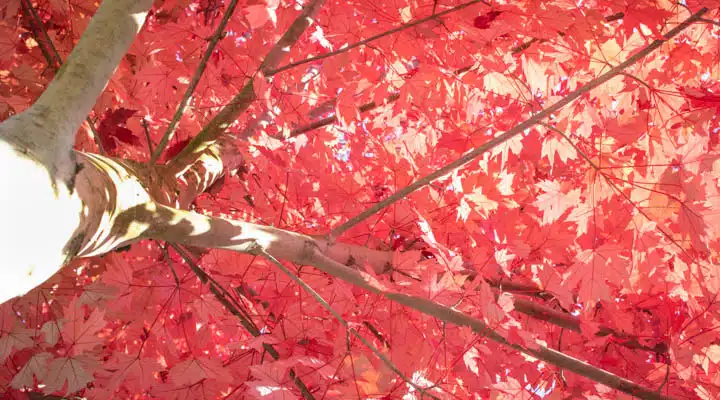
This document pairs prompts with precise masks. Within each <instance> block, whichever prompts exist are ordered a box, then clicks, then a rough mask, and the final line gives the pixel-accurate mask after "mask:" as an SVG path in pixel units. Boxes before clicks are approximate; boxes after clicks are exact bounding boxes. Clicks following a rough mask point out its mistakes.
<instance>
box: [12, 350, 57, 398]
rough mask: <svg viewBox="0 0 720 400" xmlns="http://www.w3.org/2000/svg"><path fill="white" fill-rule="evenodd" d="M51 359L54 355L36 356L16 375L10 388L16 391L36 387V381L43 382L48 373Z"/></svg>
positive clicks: (41, 354) (43, 354)
mask: <svg viewBox="0 0 720 400" xmlns="http://www.w3.org/2000/svg"><path fill="white" fill-rule="evenodd" d="M51 358H52V354H50V353H45V352H43V353H37V354H34V355H33V356H32V357H30V359H29V360H28V361H27V362H26V363H25V365H24V366H23V367H22V369H21V370H20V372H18V373H17V375H15V377H14V378H13V380H12V381H11V382H10V386H12V387H14V388H15V389H22V388H32V387H34V386H35V379H37V380H38V381H43V379H44V378H45V375H46V374H47V371H48V361H49V360H50V359H51Z"/></svg>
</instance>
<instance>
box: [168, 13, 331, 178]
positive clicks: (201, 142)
mask: <svg viewBox="0 0 720 400" xmlns="http://www.w3.org/2000/svg"><path fill="white" fill-rule="evenodd" d="M324 2H325V0H312V1H311V2H310V3H308V4H307V5H306V6H305V7H304V8H303V11H302V12H301V13H300V15H299V16H298V17H297V18H296V19H295V21H294V22H293V23H292V25H290V28H288V30H287V31H286V32H285V34H283V36H282V37H281V38H280V39H279V40H278V41H277V43H275V45H274V46H273V47H272V49H270V51H269V52H268V54H267V55H266V56H265V59H264V60H263V62H262V64H261V65H260V71H261V72H263V73H264V72H265V71H268V70H269V69H271V68H274V67H275V66H277V64H279V63H280V62H281V61H282V59H283V57H285V55H286V54H287V53H288V51H287V49H288V48H290V47H291V46H292V45H294V44H295V42H297V41H298V39H299V38H300V36H301V35H302V33H303V32H304V31H305V30H306V29H307V27H308V26H310V24H311V23H312V22H313V20H314V18H315V16H316V15H317V13H318V12H319V11H320V8H321V7H322V5H323V3H324ZM255 79H265V77H264V75H260V76H258V75H257V74H256V75H255V76H252V77H251V78H249V79H248V80H247V82H246V83H245V85H244V86H243V88H242V89H241V90H240V93H239V94H238V95H236V96H235V97H234V98H233V99H232V100H230V103H229V104H228V105H226V106H225V107H223V109H222V110H220V112H219V113H218V114H217V115H216V116H215V117H214V118H213V119H212V120H211V121H210V122H209V123H208V124H207V125H206V126H205V127H204V128H203V129H202V131H200V133H198V134H197V136H195V137H194V138H193V139H192V140H191V141H190V142H189V143H188V144H187V146H185V148H183V149H182V150H181V151H180V153H178V155H176V156H175V157H174V158H173V159H172V160H171V161H170V162H169V163H168V170H169V172H170V173H172V174H174V175H178V176H179V175H180V174H182V173H183V172H184V171H185V170H186V169H187V168H189V167H190V166H191V165H192V164H193V163H194V162H195V160H197V158H198V157H199V156H200V155H201V154H202V153H203V152H204V151H205V150H207V149H208V148H209V147H210V146H212V145H214V144H215V143H216V141H217V140H218V138H219V137H220V135H222V134H224V133H225V131H226V130H227V128H228V127H229V126H230V125H231V124H232V123H233V122H234V121H235V120H236V119H237V118H238V116H240V114H242V113H243V112H245V110H247V109H248V108H249V107H250V105H251V104H252V103H253V102H254V101H255V100H256V98H257V97H256V96H255V89H254V85H253V83H254V81H255ZM156 152H157V151H156Z"/></svg>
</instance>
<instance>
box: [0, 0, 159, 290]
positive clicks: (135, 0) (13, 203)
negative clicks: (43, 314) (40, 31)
mask: <svg viewBox="0 0 720 400" xmlns="http://www.w3.org/2000/svg"><path fill="white" fill-rule="evenodd" d="M151 5H152V1H150V0H112V1H105V2H104V3H103V4H102V5H101V7H100V8H99V9H98V11H97V13H96V14H95V16H94V17H93V19H92V21H91V22H90V24H89V25H88V27H87V29H86V31H85V34H84V35H83V37H82V39H81V40H80V41H79V42H78V44H77V45H76V46H75V48H74V49H73V52H72V54H71V55H70V57H69V58H68V61H67V63H66V64H65V66H64V67H63V68H61V69H60V70H59V71H58V73H57V76H56V77H55V79H54V80H53V82H52V83H51V84H50V86H48V88H47V89H46V90H45V92H43V94H42V96H40V98H39V99H38V100H37V102H35V104H33V105H32V106H31V107H30V108H29V109H27V110H26V111H24V112H22V113H20V114H18V115H16V116H13V117H11V118H9V119H8V120H6V121H4V122H2V124H0V210H2V211H0V212H1V213H2V214H0V215H1V217H0V255H1V256H2V265H0V273H1V274H2V279H0V303H2V302H4V301H6V300H8V299H10V298H13V297H15V296H18V295H21V294H24V293H26V292H27V291H28V290H30V289H32V288H34V287H35V286H38V285H39V284H41V283H42V282H44V281H45V280H47V278H49V277H50V276H52V275H53V274H54V273H55V272H57V271H58V270H59V269H60V268H61V267H62V265H63V264H64V263H65V262H67V261H68V260H69V259H70V258H72V257H73V256H75V254H76V253H77V251H78V250H79V249H80V246H81V243H82V242H83V241H84V239H85V231H86V227H87V226H88V225H92V224H94V222H93V221H91V218H92V215H91V214H92V212H91V211H89V210H88V208H87V207H86V205H85V204H84V201H83V199H81V198H80V195H79V194H78V192H77V191H76V190H75V184H76V180H77V178H78V171H79V166H78V164H77V162H76V159H75V153H74V152H73V151H72V147H73V144H74V139H75V132H76V131H77V130H78V129H79V128H80V125H81V124H82V121H83V120H84V119H85V117H86V116H87V115H88V113H89V112H90V110H91V109H92V107H93V105H94V104H95V101H96V99H97V97H98V96H99V95H100V94H101V93H102V91H103V90H104V89H105V85H106V84H107V82H108V80H109V78H110V76H111V75H112V73H113V71H114V70H115V68H116V67H117V65H118V63H119V62H120V60H121V59H122V57H123V56H124V55H125V52H126V51H127V49H128V47H130V43H131V42H132V40H133V38H134V37H135V35H136V34H137V32H138V31H139V30H140V27H141V26H142V24H143V22H144V20H145V16H146V14H147V12H148V10H149V8H150V6H151ZM81 179H82V178H81Z"/></svg>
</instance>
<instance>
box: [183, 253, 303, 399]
mask: <svg viewBox="0 0 720 400" xmlns="http://www.w3.org/2000/svg"><path fill="white" fill-rule="evenodd" d="M170 246H171V247H172V248H173V250H175V251H176V252H177V253H178V254H179V255H180V257H182V259H183V260H185V263H187V265H188V266H189V267H190V269H191V270H192V271H193V272H194V273H195V275H196V276H197V277H198V278H199V279H200V281H201V282H202V283H204V284H206V285H208V288H209V289H210V292H212V294H214V295H215V298H216V299H217V300H218V301H219V302H220V304H222V305H223V306H224V307H225V309H226V310H228V311H229V312H230V313H231V314H233V315H234V316H236V317H237V318H238V319H239V320H240V324H242V326H243V327H244V328H245V330H247V331H248V332H249V333H250V334H251V335H253V336H254V337H259V336H260V335H262V333H260V330H259V329H258V328H257V327H256V326H255V324H254V323H253V322H252V320H251V319H250V316H249V315H246V314H244V313H243V312H241V311H240V310H241V309H242V308H241V307H238V305H236V304H233V302H234V301H235V299H234V298H233V296H232V295H231V294H230V292H228V291H227V289H225V288H224V287H223V286H222V285H220V284H219V283H217V281H215V280H214V279H213V278H212V277H211V276H210V275H209V274H208V273H207V272H205V271H204V270H203V269H202V268H200V267H199V266H198V265H197V264H196V263H195V262H194V261H193V260H192V258H191V257H190V255H189V254H187V252H185V250H184V249H183V248H182V247H181V246H179V245H177V244H175V243H170ZM263 348H264V349H265V351H267V353H268V354H270V356H271V357H272V358H273V359H275V360H279V359H280V353H278V351H277V350H276V349H275V347H274V346H273V345H272V344H270V343H263ZM289 375H290V378H291V379H292V380H293V382H294V383H295V386H297V388H298V390H300V393H301V394H302V396H303V398H304V399H306V400H314V399H315V396H313V395H312V393H310V389H308V387H307V386H306V385H305V383H304V382H303V381H302V380H301V379H300V377H299V376H298V375H297V373H296V372H295V370H293V369H292V368H291V369H290V372H289Z"/></svg>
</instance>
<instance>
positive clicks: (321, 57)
mask: <svg viewBox="0 0 720 400" xmlns="http://www.w3.org/2000/svg"><path fill="white" fill-rule="evenodd" d="M478 3H482V4H485V5H486V6H488V7H489V6H490V4H489V3H487V2H486V1H483V0H474V1H469V2H467V3H463V4H460V5H459V6H455V7H453V8H450V9H448V10H445V11H442V12H439V13H437V14H435V13H433V14H432V15H430V16H429V17H425V18H422V19H419V20H417V21H412V22H408V23H407V24H402V25H400V26H398V27H397V28H393V29H390V30H388V31H385V32H382V33H378V34H377V35H374V36H371V37H369V38H367V39H364V40H361V41H359V42H355V43H353V44H350V45H348V46H345V47H343V48H341V49H338V50H335V51H331V52H328V53H325V54H321V55H319V56H314V57H308V58H306V59H303V60H299V61H295V62H293V63H290V64H286V65H283V66H282V67H279V68H276V69H273V70H269V71H267V72H266V73H265V76H273V75H275V74H279V73H280V72H283V71H287V70H289V69H292V68H295V67H297V66H300V65H303V64H308V63H312V62H315V61H320V60H324V59H326V58H330V57H333V56H336V55H338V54H342V53H345V52H348V51H350V50H352V49H355V48H358V47H361V46H365V45H367V44H368V43H371V42H374V41H376V40H378V39H382V38H384V37H386V36H390V35H392V34H395V33H398V32H401V31H404V30H405V29H409V28H412V27H415V26H418V25H420V24H424V23H425V22H428V21H432V20H436V19H438V18H441V17H444V16H446V15H448V14H451V13H454V12H456V11H460V10H463V9H465V8H468V7H470V6H472V5H475V4H478Z"/></svg>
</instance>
